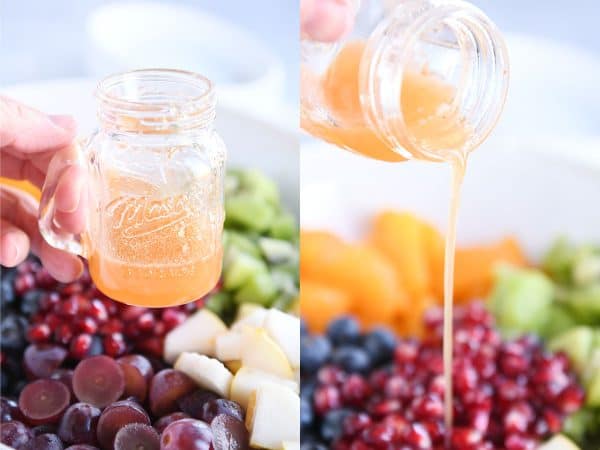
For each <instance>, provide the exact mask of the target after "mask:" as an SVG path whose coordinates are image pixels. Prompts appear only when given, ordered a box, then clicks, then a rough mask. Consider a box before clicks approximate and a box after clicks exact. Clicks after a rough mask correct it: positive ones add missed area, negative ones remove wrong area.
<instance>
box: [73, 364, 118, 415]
mask: <svg viewBox="0 0 600 450" xmlns="http://www.w3.org/2000/svg"><path fill="white" fill-rule="evenodd" d="M124 390H125V377H124V375H123V370H122V369H121V366H120V365H119V364H117V363H116V362H115V360H114V359H112V358H109V357H108V356H104V355H99V356H92V357H91V358H87V359H84V360H83V361H81V362H80V363H79V364H77V367H75V371H74V372H73V391H74V392H75V396H76V397H77V399H78V400H79V401H81V402H85V403H90V404H91V405H94V406H96V407H98V408H104V407H105V406H107V405H110V404H111V403H113V402H115V401H116V400H118V399H119V397H121V395H123V391H124Z"/></svg>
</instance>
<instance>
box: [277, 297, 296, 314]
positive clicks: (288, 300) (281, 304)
mask: <svg viewBox="0 0 600 450" xmlns="http://www.w3.org/2000/svg"><path fill="white" fill-rule="evenodd" d="M296 298H297V296H295V295H290V294H286V293H284V294H281V295H279V296H278V297H277V298H276V299H275V300H274V301H273V308H277V309H280V310H282V311H288V310H290V309H291V307H292V305H293V304H294V302H295V301H296Z"/></svg>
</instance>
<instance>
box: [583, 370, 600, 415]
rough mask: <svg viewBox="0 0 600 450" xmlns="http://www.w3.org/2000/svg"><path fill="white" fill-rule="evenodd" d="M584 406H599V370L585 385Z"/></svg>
mask: <svg viewBox="0 0 600 450" xmlns="http://www.w3.org/2000/svg"><path fill="white" fill-rule="evenodd" d="M586 405H587V406H590V407H592V408H594V407H599V406H600V370H597V371H596V373H595V374H594V376H593V377H592V378H590V379H589V381H588V382H587V384H586Z"/></svg>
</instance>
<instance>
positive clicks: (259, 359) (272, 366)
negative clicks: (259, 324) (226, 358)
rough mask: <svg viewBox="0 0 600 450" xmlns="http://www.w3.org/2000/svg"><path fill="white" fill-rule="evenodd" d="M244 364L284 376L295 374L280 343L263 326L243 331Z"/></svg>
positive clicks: (289, 376) (242, 359)
mask: <svg viewBox="0 0 600 450" xmlns="http://www.w3.org/2000/svg"><path fill="white" fill-rule="evenodd" d="M241 361H242V366H246V367H251V368H254V369H258V370H262V371H263V372H267V373H270V374H273V375H276V376H279V377H282V378H288V379H291V378H293V376H294V372H293V371H292V367H291V366H290V363H289V362H288V359H287V357H286V356H285V353H283V351H282V350H281V348H280V347H279V345H277V343H276V342H275V341H274V340H273V339H271V337H270V336H269V335H268V333H267V332H266V331H265V330H264V329H261V328H244V330H243V331H242V358H241Z"/></svg>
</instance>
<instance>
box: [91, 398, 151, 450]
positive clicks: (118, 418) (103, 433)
mask: <svg viewBox="0 0 600 450" xmlns="http://www.w3.org/2000/svg"><path fill="white" fill-rule="evenodd" d="M130 423H142V424H146V425H150V417H148V414H146V411H144V409H143V408H142V407H141V406H140V405H139V404H137V403H136V402H134V401H131V400H121V401H119V402H115V403H113V404H112V405H109V406H108V407H107V408H106V409H105V410H104V411H102V414H101V415H100V419H99V420H98V427H97V433H96V435H97V437H98V442H100V446H101V447H102V448H103V449H107V450H108V449H112V448H113V442H114V439H115V436H116V434H117V432H118V431H119V430H120V429H121V428H123V427H124V426H125V425H128V424H130Z"/></svg>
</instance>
